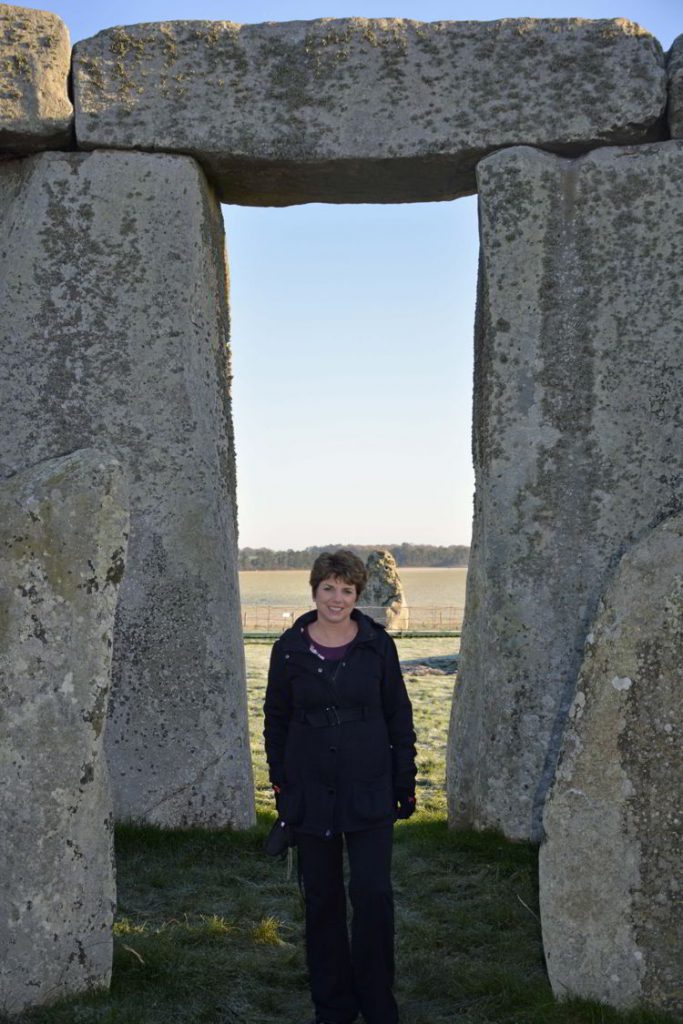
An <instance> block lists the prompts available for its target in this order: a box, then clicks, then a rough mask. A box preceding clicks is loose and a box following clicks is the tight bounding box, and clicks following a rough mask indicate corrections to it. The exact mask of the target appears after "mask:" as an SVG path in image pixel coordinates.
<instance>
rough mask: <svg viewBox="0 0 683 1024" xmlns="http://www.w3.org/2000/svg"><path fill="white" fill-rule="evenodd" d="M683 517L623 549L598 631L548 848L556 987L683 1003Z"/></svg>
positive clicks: (545, 894)
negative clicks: (682, 873) (682, 880)
mask: <svg viewBox="0 0 683 1024" xmlns="http://www.w3.org/2000/svg"><path fill="white" fill-rule="evenodd" d="M682 665H683V515H679V516H677V517H673V518H671V519H669V520H668V521H666V522H664V523H662V525H661V526H658V527H657V528H656V529H655V530H653V531H652V532H651V533H649V534H646V535H645V537H644V538H643V539H642V540H640V541H639V542H638V543H637V544H636V545H635V546H634V547H633V548H631V549H629V550H628V551H627V552H626V554H625V555H624V557H623V558H622V560H621V562H620V564H619V567H618V570H617V572H616V575H615V577H614V579H613V580H612V581H611V582H610V585H609V587H608V588H607V590H606V592H605V594H604V596H603V599H602V601H601V603H600V608H599V612H598V615H597V618H596V620H595V624H594V626H593V628H592V630H591V633H590V634H589V636H588V642H587V645H586V651H585V655H584V660H583V665H582V667H581V672H580V675H579V682H578V689H577V693H576V697H575V699H574V703H573V706H572V708H571V711H570V715H569V722H568V726H567V730H566V732H565V737H564V741H563V747H562V755H561V759H560V763H559V766H558V771H557V777H556V779H555V783H554V785H553V788H552V790H551V793H550V796H549V799H548V802H547V804H546V808H545V813H544V825H545V830H546V840H545V842H544V844H543V846H542V847H541V853H540V897H541V916H542V922H543V944H544V948H545V954H546V961H547V964H548V973H549V975H550V981H551V983H552V986H553V990H554V991H555V993H556V994H557V995H559V996H564V995H578V996H583V997H584V998H589V999H599V1000H601V1001H604V1002H607V1003H611V1004H612V1005H613V1006H617V1007H622V1008H624V1007H629V1006H632V1005H635V1004H637V1003H644V1004H646V1005H649V1006H651V1007H654V1008H658V1009H662V1010H670V1011H672V1012H676V1011H678V1012H683V936H682V935H681V917H682V912H683V902H682V900H681V889H680V869H681V862H682V857H683V829H682V827H681V793H682V792H683V744H681V735H680V733H681V725H682V724H683V688H682V687H681V666H682Z"/></svg>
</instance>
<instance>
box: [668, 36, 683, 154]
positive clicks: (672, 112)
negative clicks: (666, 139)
mask: <svg viewBox="0 0 683 1024" xmlns="http://www.w3.org/2000/svg"><path fill="white" fill-rule="evenodd" d="M666 69H667V75H668V79H669V106H668V116H669V131H670V132H671V137H672V139H683V35H680V36H677V37H676V39H674V42H673V46H672V47H671V49H670V50H669V52H668V54H667V55H666Z"/></svg>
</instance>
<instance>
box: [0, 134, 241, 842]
mask: <svg viewBox="0 0 683 1024" xmlns="http://www.w3.org/2000/svg"><path fill="white" fill-rule="evenodd" d="M0 211H2V212H1V213H0V240H1V244H0V305H1V307H2V309H3V311H4V313H5V320H4V326H3V327H2V328H0V338H1V341H0V344H1V346H2V351H3V360H4V365H3V369H4V370H5V372H4V374H3V377H2V382H0V449H1V450H0V477H2V476H3V475H7V474H8V473H12V472H15V471H16V470H18V469H21V468H22V467H23V466H24V465H25V464H26V463H27V462H28V461H29V460H30V461H36V460H37V459H42V458H48V457H51V456H54V455H56V454H59V453H61V452H65V451H70V450H73V449H74V448H78V447H82V446H84V445H97V446H99V447H101V448H106V449H107V450H111V451H112V452H114V453H115V454H116V455H117V456H118V458H119V459H120V461H121V462H122V463H123V465H124V466H125V468H126V470H127V473H128V476H129V479H130V502H131V533H130V544H129V551H128V571H127V573H126V578H125V580H124V581H123V586H122V588H121V597H120V601H119V607H118V612H117V621H116V630H115V644H114V668H113V689H112V700H111V705H110V719H109V723H108V726H107V738H106V740H107V750H108V756H109V765H110V771H111V776H112V788H113V793H114V809H115V813H116V816H117V818H119V819H124V820H139V821H146V822H150V823H154V824H158V825H163V826H168V827H175V826H183V825H206V826H223V825H234V826H237V827H244V826H247V825H249V824H251V822H252V821H253V815H254V810H253V787H252V776H251V761H250V753H249V742H248V726H247V705H246V690H245V673H244V649H243V644H242V633H241V623H240V615H239V594H238V584H237V568H236V566H237V542H236V521H235V519H236V514H235V477H234V458H233V447H232V425H231V419H230V405H229V401H230V399H229V369H228V363H227V349H226V336H227V332H228V310H227V296H226V277H225V256H224V234H223V222H222V218H221V214H220V208H219V206H218V204H217V203H216V200H215V197H214V196H213V193H212V192H211V191H210V189H209V188H208V187H207V184H206V181H205V179H204V176H203V174H202V172H201V170H200V168H199V167H198V165H197V164H196V163H195V162H194V161H193V160H192V159H190V158H188V157H179V156H178V157H174V156H159V155H156V156H155V155H150V154H143V153H116V152H111V151H110V152H98V153H94V154H77V153H59V154H42V155H39V156H36V157H30V158H29V159H27V160H24V161H13V162H12V163H11V164H7V165H5V166H0Z"/></svg>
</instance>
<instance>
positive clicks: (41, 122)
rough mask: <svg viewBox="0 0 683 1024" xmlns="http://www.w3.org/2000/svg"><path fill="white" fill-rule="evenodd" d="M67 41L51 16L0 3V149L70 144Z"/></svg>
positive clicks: (58, 21) (60, 23) (30, 149)
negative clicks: (0, 99) (0, 100)
mask: <svg viewBox="0 0 683 1024" xmlns="http://www.w3.org/2000/svg"><path fill="white" fill-rule="evenodd" d="M70 70H71V42H70V40H69V32H68V29H67V27H66V25H65V24H64V22H63V21H62V20H61V19H60V18H58V17H57V15H56V14H48V13H47V11H34V10H32V9H30V8H27V7H12V6H10V5H9V4H0V96H1V97H2V102H0V152H4V153H5V154H7V153H8V152H9V153H14V154H22V153H35V152H36V151H37V150H40V149H58V148H59V147H61V146H66V145H68V144H69V143H70V142H71V138H72V133H73V108H72V106H71V100H70V99H69V94H68V91H67V84H68V78H69V73H70Z"/></svg>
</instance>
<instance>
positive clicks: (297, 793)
mask: <svg viewBox="0 0 683 1024" xmlns="http://www.w3.org/2000/svg"><path fill="white" fill-rule="evenodd" d="M278 816H279V817H280V818H281V819H282V821H286V822H287V824H288V825H298V824H299V823H300V822H301V821H303V817H304V791H303V789H302V787H301V786H298V785H290V786H284V787H283V789H282V792H281V793H280V797H279V799H278Z"/></svg>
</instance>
